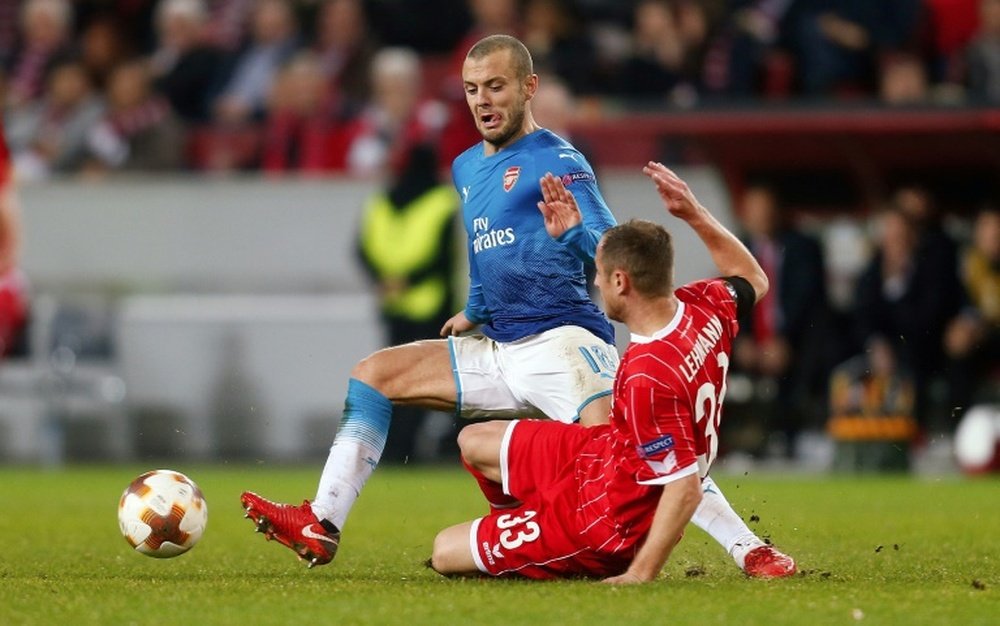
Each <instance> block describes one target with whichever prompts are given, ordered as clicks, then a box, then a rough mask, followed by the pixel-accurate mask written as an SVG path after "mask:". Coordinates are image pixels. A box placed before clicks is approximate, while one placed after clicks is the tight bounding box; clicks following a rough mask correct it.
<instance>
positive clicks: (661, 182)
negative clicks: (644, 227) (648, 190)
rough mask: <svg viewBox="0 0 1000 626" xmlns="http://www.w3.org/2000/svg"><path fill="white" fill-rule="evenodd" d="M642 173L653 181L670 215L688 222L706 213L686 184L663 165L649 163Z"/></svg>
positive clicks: (653, 162)
mask: <svg viewBox="0 0 1000 626" xmlns="http://www.w3.org/2000/svg"><path fill="white" fill-rule="evenodd" d="M642 173H643V174H645V175H646V176H649V177H650V178H651V179H653V184H654V185H656V191H657V192H658V193H659V194H660V198H662V199H663V204H665V205H666V207H667V210H668V211H670V214H671V215H673V216H675V217H678V218H680V219H682V220H684V221H685V222H690V221H691V220H692V219H694V218H696V217H698V215H700V214H702V213H703V212H705V211H706V209H705V207H703V206H702V205H701V204H700V203H699V202H698V199H697V198H695V197H694V194H693V193H692V192H691V189H690V188H689V187H688V185H687V183H685V182H684V181H683V180H681V179H680V177H678V176H677V174H675V173H674V172H673V171H671V170H670V168H668V167H667V166H665V165H664V164H662V163H657V162H655V161H650V162H649V163H647V164H646V166H645V167H643V168H642Z"/></svg>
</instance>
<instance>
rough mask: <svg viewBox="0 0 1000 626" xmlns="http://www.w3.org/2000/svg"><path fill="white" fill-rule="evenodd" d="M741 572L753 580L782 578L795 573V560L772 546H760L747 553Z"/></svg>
mask: <svg viewBox="0 0 1000 626" xmlns="http://www.w3.org/2000/svg"><path fill="white" fill-rule="evenodd" d="M743 571H744V572H746V573H747V576H752V577H754V578H784V577H786V576H791V575H793V574H794V573H795V560H794V559H793V558H792V557H790V556H788V555H787V554H784V553H782V552H779V551H778V550H777V549H776V548H775V547H774V546H760V547H757V548H754V549H753V550H751V551H750V552H748V553H747V556H746V558H745V559H744V560H743Z"/></svg>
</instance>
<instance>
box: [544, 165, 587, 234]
mask: <svg viewBox="0 0 1000 626" xmlns="http://www.w3.org/2000/svg"><path fill="white" fill-rule="evenodd" d="M539 184H540V185H541V188H542V201H541V202H539V203H538V210H539V211H541V212H542V217H543V218H544V219H545V231H546V232H547V233H549V235H550V236H552V237H553V238H555V237H559V236H560V235H562V234H563V233H564V232H566V231H567V230H569V229H570V228H573V227H574V226H576V225H577V224H579V223H580V222H582V221H583V216H582V215H580V207H579V206H577V204H576V198H574V197H573V192H571V191H570V190H569V189H566V186H565V185H563V183H562V180H560V179H558V178H556V177H555V176H553V175H552V173H551V172H549V173H547V174H546V175H545V176H543V177H542V178H541V180H539Z"/></svg>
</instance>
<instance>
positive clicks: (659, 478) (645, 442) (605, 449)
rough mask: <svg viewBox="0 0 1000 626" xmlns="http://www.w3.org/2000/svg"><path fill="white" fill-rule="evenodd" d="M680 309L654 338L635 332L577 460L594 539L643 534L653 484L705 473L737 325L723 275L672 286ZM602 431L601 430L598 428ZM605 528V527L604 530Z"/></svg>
mask: <svg viewBox="0 0 1000 626" xmlns="http://www.w3.org/2000/svg"><path fill="white" fill-rule="evenodd" d="M675 295H676V296H677V299H678V301H679V302H678V308H677V312H676V314H675V315H674V318H673V319H672V320H671V321H670V323H669V324H668V325H667V326H666V327H664V328H663V329H662V330H660V331H659V332H657V333H656V334H654V335H653V336H652V337H641V336H637V335H632V342H631V343H630V344H629V346H628V348H627V349H626V351H625V354H624V356H623V357H622V361H621V364H620V366H619V368H618V375H617V377H616V379H615V386H614V396H613V399H612V407H611V423H610V425H609V426H607V427H604V428H605V429H606V430H605V432H604V433H602V434H601V435H600V436H598V437H597V438H595V439H594V440H593V441H592V442H591V445H588V446H587V452H588V453H589V452H591V451H592V452H593V455H592V456H591V455H590V454H584V455H581V458H580V459H579V460H578V462H577V479H578V482H579V485H580V492H581V495H580V502H581V503H582V509H583V510H582V511H581V513H583V514H584V515H586V516H587V517H588V518H590V519H593V520H595V521H597V520H600V521H602V522H604V523H603V524H600V525H596V524H595V525H594V527H593V530H594V531H595V532H596V535H591V538H592V540H598V539H600V538H601V536H603V537H604V538H606V539H610V536H609V535H608V534H607V533H608V531H611V533H612V534H614V535H617V536H618V537H621V538H629V537H634V536H636V534H644V533H645V532H646V531H647V530H648V529H649V524H650V523H651V521H652V518H653V516H652V514H651V512H652V510H654V509H655V508H656V505H657V503H658V502H659V498H660V492H661V490H660V489H659V488H657V487H658V486H659V485H663V484H666V483H668V482H671V481H673V480H677V479H678V478H682V477H684V476H689V475H691V474H698V475H699V476H701V477H704V476H705V475H706V474H707V473H708V468H709V465H711V463H712V460H713V459H714V458H715V455H716V452H717V450H718V445H719V443H718V428H719V421H720V418H721V412H722V399H723V396H725V393H726V374H727V372H728V369H729V354H730V352H731V349H732V342H733V338H734V337H735V336H736V332H737V330H738V329H739V325H738V324H737V321H736V297H735V292H734V291H731V287H730V286H729V284H728V283H727V282H725V281H724V280H721V279H712V280H702V281H697V282H694V283H690V284H688V285H685V286H684V287H681V288H680V289H678V290H677V291H676V292H675ZM598 428H600V427H598ZM602 526H603V528H601V527H602Z"/></svg>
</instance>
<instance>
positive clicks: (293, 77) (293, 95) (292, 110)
mask: <svg viewBox="0 0 1000 626" xmlns="http://www.w3.org/2000/svg"><path fill="white" fill-rule="evenodd" d="M331 109H332V94H331V89H330V83H329V82H328V81H327V79H326V75H325V74H324V72H323V67H322V64H321V61H320V59H319V58H318V57H317V56H316V55H315V54H313V53H311V52H303V53H299V54H298V55H297V56H295V57H294V58H293V59H292V60H291V61H290V62H289V63H288V64H287V65H285V67H283V68H282V69H281V71H279V72H278V76H277V79H276V80H275V81H274V86H273V88H272V90H271V99H270V106H269V107H268V112H267V119H266V121H265V124H264V148H263V155H262V163H261V166H262V168H263V169H264V171H267V172H287V171H299V172H311V173H317V172H323V171H326V170H328V169H329V159H328V155H327V148H328V142H329V140H330V132H331V130H332V129H333V126H334V124H335V123H336V122H335V119H334V116H333V115H332V112H331Z"/></svg>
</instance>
